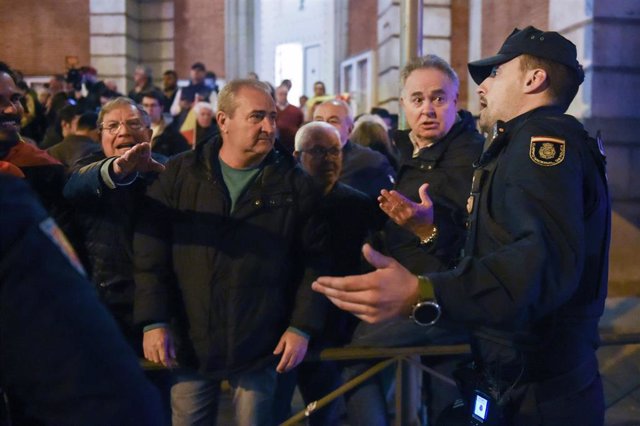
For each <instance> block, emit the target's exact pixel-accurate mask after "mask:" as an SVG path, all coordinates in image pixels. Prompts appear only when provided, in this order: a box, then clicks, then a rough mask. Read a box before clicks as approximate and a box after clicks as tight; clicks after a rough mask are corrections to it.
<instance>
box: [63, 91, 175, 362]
mask: <svg viewBox="0 0 640 426" xmlns="http://www.w3.org/2000/svg"><path fill="white" fill-rule="evenodd" d="M98 123H99V130H100V143H101V145H102V151H98V152H95V153H93V154H91V155H89V156H87V157H85V158H83V159H80V160H79V161H78V162H77V163H76V165H75V167H74V171H73V172H72V174H71V176H70V177H69V181H68V182H67V184H66V186H65V188H64V195H65V197H66V198H67V199H69V200H70V201H71V202H72V203H73V206H74V208H75V214H76V215H77V221H76V223H77V225H78V227H79V234H80V235H78V236H72V240H74V241H73V242H74V243H75V244H74V245H75V246H76V248H77V250H78V252H79V253H80V256H81V258H82V260H83V261H84V263H85V267H86V268H87V272H88V274H89V276H90V278H91V280H92V281H93V282H94V284H95V285H96V286H97V288H98V293H99V294H100V297H101V299H102V301H103V302H104V303H105V304H106V305H107V307H108V308H109V309H110V311H111V313H112V314H113V315H114V316H115V318H116V321H117V322H118V324H119V325H120V327H121V329H122V331H123V332H124V334H125V336H126V337H127V340H128V341H129V343H130V344H132V346H133V347H134V348H135V349H136V351H138V352H140V336H139V333H136V332H135V331H134V328H133V326H132V322H131V315H132V306H133V289H134V287H133V263H132V240H133V223H134V219H135V217H136V212H137V211H138V209H139V207H140V202H141V200H142V198H143V195H144V191H145V189H146V187H147V185H148V184H149V182H150V181H151V180H152V179H153V178H154V176H155V175H156V173H157V172H161V171H162V170H164V166H163V165H162V164H161V162H163V161H164V158H163V157H156V154H154V155H153V156H152V154H151V146H150V144H149V141H150V140H151V129H150V124H151V123H150V120H149V116H148V115H147V114H146V113H145V112H144V110H143V109H142V108H141V107H140V106H139V105H137V104H136V103H135V102H133V101H132V100H131V99H128V98H124V97H120V98H116V99H114V100H112V101H110V102H109V103H107V104H106V105H105V106H104V107H103V108H102V110H101V111H100V114H99V116H98ZM74 237H75V238H74Z"/></svg>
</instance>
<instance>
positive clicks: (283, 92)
mask: <svg viewBox="0 0 640 426" xmlns="http://www.w3.org/2000/svg"><path fill="white" fill-rule="evenodd" d="M288 94H289V89H288V88H287V86H285V85H284V84H282V85H280V86H279V87H278V88H277V89H276V107H277V112H278V116H277V117H276V127H277V128H278V132H279V140H280V143H281V144H282V146H283V147H284V148H285V149H286V150H287V152H290V153H292V152H293V149H294V141H295V137H296V132H297V131H298V129H299V128H300V126H302V123H303V122H304V116H303V115H302V111H301V110H300V108H298V107H295V106H293V105H291V104H290V103H289V101H288V100H287V95H288Z"/></svg>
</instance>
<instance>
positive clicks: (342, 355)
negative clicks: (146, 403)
mask: <svg viewBox="0 0 640 426" xmlns="http://www.w3.org/2000/svg"><path fill="white" fill-rule="evenodd" d="M600 340H601V342H600V345H601V346H617V345H637V344H640V333H609V332H607V333H600ZM470 353H471V352H470V347H469V345H432V346H419V347H402V348H352V347H349V348H346V347H344V348H327V349H324V350H323V351H321V352H317V353H309V354H307V356H306V357H305V361H348V360H371V359H382V361H380V362H378V363H376V364H375V365H374V366H372V367H371V368H369V369H368V370H366V371H365V372H363V373H362V374H360V375H359V376H356V377H354V378H353V379H351V380H350V381H348V382H346V383H345V384H343V385H342V386H340V387H339V388H338V389H336V390H334V391H333V392H331V393H329V394H328V395H326V396H324V397H323V398H321V399H319V400H317V401H313V402H311V403H310V404H308V405H307V406H306V407H305V409H304V410H302V411H300V412H298V413H296V414H295V415H293V416H292V417H291V418H289V419H288V420H287V421H285V422H284V423H282V425H281V426H292V425H296V424H297V423H298V422H300V421H302V420H304V419H305V418H307V417H309V416H311V415H313V413H314V412H315V411H317V410H319V409H320V408H322V407H324V406H326V405H327V404H329V403H330V402H331V401H333V400H334V399H336V398H338V397H339V396H341V395H343V394H344V393H346V392H348V391H349V390H351V389H353V388H355V387H356V386H358V385H360V384H361V383H362V382H364V381H365V380H367V379H369V378H370V377H372V376H374V375H376V374H378V373H380V372H381V371H382V370H384V369H385V368H387V367H388V366H390V365H392V364H394V363H395V364H396V396H395V408H396V417H395V425H398V426H400V425H402V424H403V420H404V419H406V418H408V416H407V407H406V406H405V404H404V401H403V397H402V389H403V377H404V374H405V371H406V364H408V363H411V364H412V365H416V366H418V367H419V368H420V369H422V370H423V371H425V372H427V373H429V374H431V375H432V376H433V377H436V378H438V379H439V380H442V381H443V382H445V383H447V384H449V385H452V386H455V382H454V381H453V380H452V379H451V378H449V377H446V376H444V375H442V374H440V373H438V372H437V371H435V370H433V369H431V368H429V367H427V366H425V365H422V364H420V363H417V362H415V361H414V360H412V359H410V357H411V356H412V355H420V356H450V355H451V356H453V355H465V354H470ZM141 366H142V368H144V369H145V370H160V369H166V368H165V367H163V366H161V365H159V364H155V363H152V362H150V361H147V360H141Z"/></svg>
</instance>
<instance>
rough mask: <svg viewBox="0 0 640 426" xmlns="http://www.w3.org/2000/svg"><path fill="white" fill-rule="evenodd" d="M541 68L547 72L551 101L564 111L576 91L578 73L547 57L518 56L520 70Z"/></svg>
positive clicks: (578, 80) (578, 81)
mask: <svg viewBox="0 0 640 426" xmlns="http://www.w3.org/2000/svg"><path fill="white" fill-rule="evenodd" d="M536 68H541V69H543V70H544V71H545V72H546V73H547V80H548V82H549V95H550V96H551V98H552V99H553V101H554V102H555V103H556V105H558V106H559V107H561V108H562V110H563V111H566V110H567V108H569V105H571V102H572V101H573V98H575V97H576V93H578V87H579V86H580V79H579V77H578V74H577V73H576V72H575V71H574V70H572V69H571V68H569V67H568V66H566V65H564V64H561V63H559V62H555V61H551V60H549V59H544V58H540V57H538V56H533V55H527V54H525V55H521V56H520V70H521V71H529V70H533V69H536Z"/></svg>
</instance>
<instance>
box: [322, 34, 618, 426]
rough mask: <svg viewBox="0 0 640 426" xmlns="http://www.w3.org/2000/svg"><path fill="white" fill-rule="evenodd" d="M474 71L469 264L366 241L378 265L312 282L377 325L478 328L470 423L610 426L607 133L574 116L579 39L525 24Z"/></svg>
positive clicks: (393, 204) (468, 382)
mask: <svg viewBox="0 0 640 426" xmlns="http://www.w3.org/2000/svg"><path fill="white" fill-rule="evenodd" d="M469 71H470V73H471V77H472V78H473V79H474V81H475V82H476V83H477V84H479V87H478V93H479V94H480V104H481V106H482V109H481V111H480V126H481V128H482V129H483V130H484V131H485V132H487V133H488V134H489V135H490V136H489V139H488V140H487V143H486V146H485V150H484V152H483V154H482V156H481V157H480V159H479V161H478V164H477V166H476V170H475V171H474V179H473V184H472V189H471V197H470V199H469V202H468V208H469V210H470V228H469V235H468V238H467V241H466V246H465V256H464V257H463V258H462V260H461V261H460V262H459V264H458V265H457V267H456V269H454V270H452V271H447V272H441V273H427V274H425V275H422V276H416V275H414V274H412V273H411V272H410V271H408V270H407V269H406V268H404V267H403V266H401V265H400V264H399V263H398V262H396V261H395V260H393V259H392V258H389V257H385V256H383V255H381V254H380V253H378V252H376V251H374V250H373V249H372V248H371V247H368V246H365V248H364V254H365V257H366V258H367V260H368V261H369V262H370V263H371V264H372V265H374V266H375V267H376V268H377V270H376V271H375V272H372V273H370V274H367V275H362V276H352V277H344V278H329V277H325V278H320V279H318V281H317V282H316V283H314V284H313V287H314V289H315V290H317V291H320V292H321V293H323V294H325V295H327V296H328V297H329V298H330V299H331V300H332V301H333V302H334V303H336V304H337V306H339V307H341V308H344V309H347V310H349V311H351V312H353V313H354V314H356V315H357V316H359V317H360V318H362V319H363V320H365V321H368V322H380V321H384V320H386V319H389V318H393V317H398V316H405V315H410V314H411V315H412V316H414V317H416V316H417V317H419V318H422V321H429V322H431V321H435V320H437V318H438V317H439V316H440V315H442V317H443V318H449V319H451V320H455V321H457V322H460V323H462V324H465V325H466V326H468V327H469V329H470V330H471V332H472V348H473V355H474V359H475V362H474V364H473V365H472V366H470V367H469V368H467V369H464V370H461V371H460V372H459V373H458V378H459V381H460V384H461V391H462V392H463V394H464V396H465V399H466V401H467V406H466V407H467V408H466V410H467V411H466V419H467V420H466V424H469V422H470V421H472V422H473V423H474V424H478V423H487V424H494V425H522V426H529V425H540V424H545V425H567V424H580V425H602V424H603V422H604V398H603V390H602V382H601V379H600V375H599V372H598V362H597V359H596V356H595V350H596V348H597V347H598V320H599V318H600V316H601V315H602V312H603V309H604V301H605V298H606V293H607V275H608V250H609V239H610V220H611V209H610V203H609V197H608V190H607V181H606V171H605V162H604V152H603V148H602V144H601V143H599V142H600V141H597V140H595V139H593V138H590V137H588V134H587V133H586V131H585V130H584V128H583V126H582V124H580V123H579V122H578V121H577V120H576V119H575V118H574V117H572V116H570V115H566V114H564V112H565V111H566V110H567V108H568V107H569V104H570V103H571V101H572V100H573V98H574V97H575V95H576V93H577V91H578V87H579V85H580V84H581V83H582V81H583V80H584V72H583V70H582V66H581V65H580V64H579V63H578V60H577V58H576V46H575V45H574V44H573V43H571V42H570V41H569V40H567V39H566V38H564V37H563V36H562V35H560V34H559V33H557V32H543V31H541V30H539V29H537V28H534V27H527V28H525V29H523V30H519V29H515V30H514V31H513V33H512V34H511V35H510V36H509V37H508V38H507V39H506V40H505V42H504V44H503V45H502V47H501V48H500V51H499V52H498V54H497V55H495V56H493V57H490V58H486V59H482V60H479V61H476V62H472V63H470V64H469ZM429 201H430V200H428V199H425V204H426V207H428V208H427V209H426V212H425V214H424V215H423V216H424V219H425V222H426V223H427V224H430V225H428V226H426V227H425V230H427V231H428V229H429V228H431V229H434V225H433V219H434V217H433V214H434V210H433V209H432V208H430V206H429V205H428V202H429ZM388 202H389V206H388V208H389V209H397V210H406V209H412V208H413V206H412V205H411V204H407V202H406V201H403V200H397V199H390V200H389V201H388ZM414 204H415V203H414ZM436 214H437V213H436ZM430 319H431V320H430Z"/></svg>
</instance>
